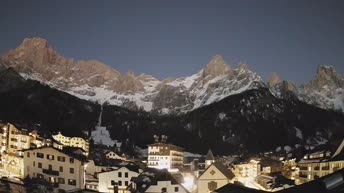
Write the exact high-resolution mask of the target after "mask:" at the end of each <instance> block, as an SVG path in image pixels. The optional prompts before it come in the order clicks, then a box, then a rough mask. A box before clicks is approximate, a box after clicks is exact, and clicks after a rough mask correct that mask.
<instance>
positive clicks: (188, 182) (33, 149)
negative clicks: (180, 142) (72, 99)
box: [0, 120, 344, 193]
mask: <svg viewBox="0 0 344 193" xmlns="http://www.w3.org/2000/svg"><path fill="white" fill-rule="evenodd" d="M0 128H1V129H0V133H1V138H0V144H1V146H0V150H1V165H0V166H1V168H0V171H1V172H0V175H1V182H2V184H4V183H5V184H6V183H15V184H17V186H22V187H23V189H22V190H26V192H30V191H32V190H34V189H42V188H45V190H46V191H47V192H56V193H57V192H58V193H61V192H104V193H105V192H114V193H116V192H117V193H144V192H147V193H148V192H150V193H161V192H168V193H172V192H175V193H189V192H190V193H209V192H213V191H215V192H216V190H217V189H219V188H221V187H226V186H227V185H228V184H234V185H237V186H242V187H248V188H253V189H257V190H266V191H278V190H281V189H286V188H289V187H292V186H294V185H300V184H303V183H305V182H309V181H311V180H314V179H317V178H320V177H322V176H325V175H328V174H330V173H332V172H335V171H337V170H339V169H342V168H343V167H344V152H343V148H344V141H342V142H341V143H340V144H339V145H338V146H336V147H334V146H333V147H331V148H329V147H326V150H320V149H319V150H318V149H314V153H311V154H306V155H304V157H303V159H301V160H299V161H296V159H293V158H290V157H286V156H284V155H282V154H280V155H278V154H276V153H271V152H270V153H264V154H261V155H248V156H242V155H231V156H221V155H217V156H214V154H213V153H212V151H211V150H210V149H209V150H208V153H207V154H206V155H198V154H192V153H189V152H186V151H185V150H184V149H183V148H181V147H178V146H176V145H173V144H170V143H168V137H167V136H165V135H161V136H158V135H154V136H153V138H154V143H153V144H150V145H148V150H147V152H146V153H144V151H141V156H137V157H131V156H128V155H126V154H124V153H123V152H121V145H122V143H121V142H118V141H114V142H113V143H112V146H109V145H108V144H106V142H109V140H111V139H106V138H103V140H104V141H102V140H98V141H94V140H93V139H92V137H91V138H90V139H92V140H91V141H92V142H91V141H90V139H88V138H87V139H84V138H81V137H68V136H64V135H63V134H62V133H57V134H55V135H52V136H51V137H50V138H43V137H41V136H40V135H39V133H38V132H37V131H35V130H33V131H28V130H25V129H24V128H19V127H16V126H15V125H13V124H11V123H2V124H1V126H0ZM105 131H107V130H106V127H101V120H99V124H98V126H97V127H96V130H95V131H94V133H93V135H92V136H93V137H95V135H96V133H97V132H98V133H99V132H100V133H102V132H105ZM104 136H107V137H109V136H108V134H106V132H105V134H104ZM104 136H103V137H104ZM90 142H91V143H90ZM92 148H94V149H92ZM94 150H95V151H94ZM28 182H29V183H28ZM33 184H35V186H33ZM4 188H5V189H6V188H11V186H4V187H2V189H4ZM5 192H6V190H5ZM13 192H15V191H13Z"/></svg>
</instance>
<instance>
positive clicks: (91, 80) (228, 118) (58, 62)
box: [0, 38, 344, 154]
mask: <svg viewBox="0 0 344 193" xmlns="http://www.w3.org/2000/svg"><path fill="white" fill-rule="evenodd" d="M100 104H102V105H103V110H102V117H101V118H102V125H104V126H106V127H107V129H108V130H109V132H110V136H111V138H112V139H118V140H121V141H127V142H128V143H130V144H133V143H134V144H136V145H139V146H145V145H146V144H148V143H151V142H152V141H153V137H152V136H153V135H154V134H166V135H168V136H169V140H170V141H171V142H173V143H175V144H177V145H180V146H182V147H184V148H186V149H187V150H189V151H192V152H200V153H204V151H206V150H207V149H208V148H209V147H211V148H213V150H214V151H215V152H217V153H223V154H228V153H231V152H234V151H249V152H259V151H263V150H264V151H266V150H275V149H276V148H277V149H281V151H286V152H289V151H292V150H299V151H303V150H305V149H310V148H314V147H315V146H317V145H319V144H324V143H326V142H327V141H328V140H331V141H335V140H337V139H341V138H342V137H344V130H343V128H344V114H343V112H344V79H343V77H342V75H340V74H338V73H337V72H336V71H335V69H334V68H333V67H331V66H322V65H320V66H319V67H318V69H317V74H316V76H315V78H314V80H312V81H310V82H309V83H308V84H306V85H303V86H297V85H295V84H293V83H291V82H289V81H284V80H280V79H279V78H278V75H277V74H275V73H273V74H272V75H271V78H270V80H269V81H268V82H267V83H266V82H264V81H263V79H262V78H261V77H260V76H259V75H257V74H256V73H254V72H253V71H251V70H250V69H249V67H248V65H246V64H240V65H239V66H238V67H236V68H233V67H231V66H229V65H227V64H226V63H225V61H224V60H223V59H222V57H221V56H219V55H216V56H214V57H213V58H212V59H211V61H210V62H209V63H208V64H207V65H206V66H205V67H204V68H203V69H201V70H200V71H198V72H197V73H195V74H193V75H191V76H188V77H181V78H176V79H166V80H158V79H156V78H154V77H152V76H150V75H145V74H141V75H139V76H135V75H134V74H133V73H130V72H128V73H127V74H125V75H121V74H120V73H119V72H117V71H116V70H115V69H113V68H112V67H110V66H108V65H105V64H102V63H100V62H97V61H74V60H72V59H66V58H64V57H62V56H61V55H59V54H58V53H57V52H56V51H55V50H53V49H52V48H51V47H50V46H49V44H48V42H47V40H45V39H42V38H27V39H24V41H23V43H22V44H21V45H19V46H18V47H17V48H15V49H13V50H10V51H9V52H7V53H6V54H4V55H2V56H1V57H0V107H1V108H0V119H2V121H8V122H15V123H18V124H21V125H25V126H26V127H29V128H39V129H40V131H41V132H43V133H44V132H48V133H49V132H50V133H54V132H57V131H61V132H62V133H64V134H66V135H79V136H81V135H84V133H85V132H88V133H90V132H91V131H92V130H93V129H94V127H95V126H96V124H97V122H98V116H99V114H100V109H101V108H100ZM267 139H269V140H267ZM278 147H281V148H278ZM295 152H296V151H295Z"/></svg>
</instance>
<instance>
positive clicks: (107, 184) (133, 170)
mask: <svg viewBox="0 0 344 193" xmlns="http://www.w3.org/2000/svg"><path fill="white" fill-rule="evenodd" d="M141 172H142V170H141V169H139V167H138V166H136V165H134V164H132V163H129V164H127V165H125V166H119V167H117V168H116V167H113V168H112V169H111V170H110V171H106V172H100V173H99V174H98V180H99V183H98V191H99V192H109V193H111V192H114V188H117V190H118V193H126V192H129V190H126V188H127V187H128V186H129V184H130V183H131V182H130V180H131V178H132V177H137V176H138V175H139V174H140V173H141Z"/></svg>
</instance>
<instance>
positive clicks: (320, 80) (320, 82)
mask: <svg viewBox="0 0 344 193" xmlns="http://www.w3.org/2000/svg"><path fill="white" fill-rule="evenodd" d="M310 86H312V87H314V88H321V87H323V86H335V87H341V88H343V87H344V79H343V77H342V76H341V75H340V74H339V73H337V72H336V69H335V68H334V67H333V66H325V65H319V66H318V69H317V74H316V77H315V79H314V80H313V81H312V82H311V85H310Z"/></svg>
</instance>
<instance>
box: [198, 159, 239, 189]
mask: <svg viewBox="0 0 344 193" xmlns="http://www.w3.org/2000/svg"><path fill="white" fill-rule="evenodd" d="M234 177H235V176H234V174H233V172H232V171H231V170H230V169H228V168H227V167H225V166H224V165H223V164H221V163H219V162H214V163H212V164H211V165H210V166H209V167H208V168H207V169H206V170H205V171H204V172H203V174H202V175H201V176H200V177H199V178H198V180H197V189H198V190H197V192H198V193H209V192H212V191H214V190H216V189H218V188H220V187H222V186H224V185H226V184H228V183H231V182H233V179H234Z"/></svg>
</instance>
